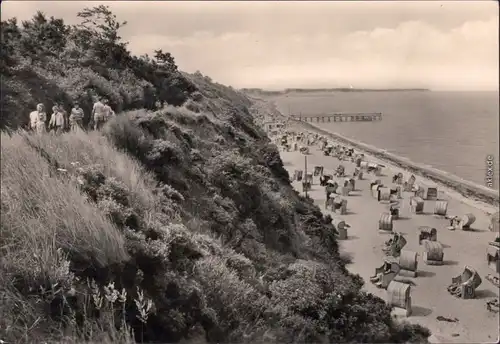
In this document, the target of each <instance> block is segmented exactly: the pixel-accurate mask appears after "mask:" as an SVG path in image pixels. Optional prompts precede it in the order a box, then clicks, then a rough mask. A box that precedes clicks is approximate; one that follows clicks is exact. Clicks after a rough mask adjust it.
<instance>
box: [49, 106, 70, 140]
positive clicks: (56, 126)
mask: <svg viewBox="0 0 500 344" xmlns="http://www.w3.org/2000/svg"><path fill="white" fill-rule="evenodd" d="M52 111H53V113H52V116H50V122H49V129H53V130H54V133H55V134H56V135H60V134H62V133H63V131H64V127H65V122H66V121H65V118H64V112H63V111H62V110H61V109H60V107H59V105H57V104H56V105H54V106H53V107H52Z"/></svg>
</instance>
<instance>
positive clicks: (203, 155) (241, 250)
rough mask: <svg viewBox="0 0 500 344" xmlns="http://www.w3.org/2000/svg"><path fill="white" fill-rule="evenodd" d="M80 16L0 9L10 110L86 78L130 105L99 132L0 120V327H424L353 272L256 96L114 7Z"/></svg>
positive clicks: (264, 333)
mask: <svg viewBox="0 0 500 344" xmlns="http://www.w3.org/2000/svg"><path fill="white" fill-rule="evenodd" d="M79 17H81V18H82V24H81V25H78V26H73V27H69V26H66V25H65V24H64V22H63V21H62V20H61V19H55V18H47V17H46V16H45V15H43V14H41V13H38V14H36V15H35V16H34V18H33V19H32V20H31V21H28V22H23V23H22V25H21V27H19V26H18V25H17V23H16V21H15V20H14V19H11V20H7V21H5V22H2V46H3V47H4V42H5V49H2V56H1V63H2V65H1V68H2V76H5V77H4V78H2V107H5V108H4V109H5V114H6V117H5V118H4V113H2V125H4V126H9V127H10V128H12V129H15V128H17V127H19V126H21V125H22V123H24V122H25V121H26V120H27V114H28V113H29V111H31V108H33V106H34V105H35V104H36V103H38V102H44V103H47V102H52V101H63V102H66V103H65V104H71V102H72V101H74V100H79V101H80V102H81V103H82V104H87V105H86V106H87V107H90V105H91V103H90V101H91V96H92V95H93V94H95V93H97V94H100V95H105V96H107V97H108V98H109V99H110V100H111V101H112V102H113V105H114V106H115V108H116V109H117V112H118V111H120V110H123V111H122V113H120V114H119V116H117V117H116V118H114V119H112V120H111V121H110V122H108V123H107V124H106V126H105V127H104V129H103V130H102V131H101V132H89V133H86V132H79V133H66V134H63V135H60V136H53V135H41V136H38V135H31V134H29V133H27V132H25V131H23V130H21V129H19V130H15V131H12V130H11V131H9V132H8V133H6V132H3V133H2V135H1V150H2V159H1V169H2V174H1V222H0V225H1V233H2V236H1V237H0V298H1V303H0V339H1V340H4V341H6V342H8V343H29V342H42V341H46V342H61V343H62V342H64V343H83V342H95V343H99V342H101V343H102V342H108V343H111V342H113V343H133V342H149V343H154V342H156V343H166V342H168V343H172V342H182V343H204V342H208V343H229V342H232V343H256V342H260V343H279V342H286V343H327V342H330V343H355V342H363V343H368V342H370V343H371V342H373V343H387V342H390V343H404V342H419V343H421V342H425V341H426V338H427V337H428V336H429V332H428V331H427V330H426V329H424V328H421V327H420V326H415V325H408V324H400V323H396V322H394V321H393V319H392V318H391V315H390V308H389V307H387V306H386V304H385V302H384V301H383V300H381V299H379V298H377V297H375V296H373V295H371V294H367V293H365V292H363V291H361V288H362V286H363V283H364V282H363V280H362V279H361V278H360V277H359V276H358V275H353V274H350V273H349V272H348V271H347V269H346V266H345V264H346V262H345V261H344V260H343V259H342V258H341V256H340V254H339V249H338V245H337V241H336V238H335V231H334V229H333V227H332V225H331V218H329V217H328V216H326V217H325V216H323V215H322V213H321V212H320V210H319V209H318V208H317V207H316V206H315V205H314V204H313V203H312V202H311V201H310V200H307V199H304V198H303V197H301V196H300V195H299V194H298V193H297V192H295V191H294V190H293V189H292V187H291V185H290V182H289V176H288V173H287V171H286V170H285V169H284V167H283V163H282V161H281V158H280V155H279V152H278V150H277V148H276V146H275V145H273V144H271V142H270V141H269V139H268V138H267V137H266V135H265V133H264V132H263V131H262V130H261V129H260V128H259V127H258V126H256V125H255V123H254V120H253V114H254V113H255V112H256V111H258V112H259V113H260V114H262V111H265V109H263V108H256V107H255V104H253V103H252V101H250V100H249V99H248V98H247V97H245V96H244V95H242V94H241V93H239V92H237V91H235V90H234V89H232V88H230V87H226V86H223V85H220V84H217V83H214V82H213V81H212V80H211V79H210V78H208V77H205V76H203V75H202V74H201V73H195V74H194V75H189V74H185V73H182V72H179V71H178V70H177V67H176V65H175V61H174V60H173V57H172V56H171V55H170V54H168V53H164V52H162V51H160V50H158V51H157V52H156V55H155V57H154V58H149V57H135V56H133V55H132V54H131V53H130V52H129V51H127V49H126V44H125V43H123V42H122V40H121V39H120V37H119V28H120V27H121V26H122V25H123V23H121V22H119V21H118V20H117V19H116V18H115V16H114V15H113V14H112V13H111V12H109V10H108V9H107V8H106V7H102V6H100V7H97V8H93V9H85V10H83V11H82V12H80V13H79ZM4 91H5V92H6V93H5V94H4ZM156 102H160V103H163V104H164V105H165V106H164V107H162V108H161V109H159V110H156V111H151V110H152V109H153V107H154V106H153V105H154V104H155V103H156ZM167 104H168V105H167ZM48 105H49V104H47V106H48ZM125 110H127V111H125Z"/></svg>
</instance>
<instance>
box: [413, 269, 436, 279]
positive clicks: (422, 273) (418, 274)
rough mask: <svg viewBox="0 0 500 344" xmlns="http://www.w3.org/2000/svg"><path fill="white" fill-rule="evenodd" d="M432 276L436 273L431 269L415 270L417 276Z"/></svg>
mask: <svg viewBox="0 0 500 344" xmlns="http://www.w3.org/2000/svg"><path fill="white" fill-rule="evenodd" d="M434 276H436V273H435V272H432V271H422V270H418V272H417V277H434Z"/></svg>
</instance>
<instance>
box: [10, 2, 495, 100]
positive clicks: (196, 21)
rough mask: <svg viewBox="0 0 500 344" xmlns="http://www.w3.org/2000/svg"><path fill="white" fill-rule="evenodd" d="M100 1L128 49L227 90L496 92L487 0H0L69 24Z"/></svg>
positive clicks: (21, 15) (20, 12) (26, 13)
mask: <svg viewBox="0 0 500 344" xmlns="http://www.w3.org/2000/svg"><path fill="white" fill-rule="evenodd" d="M98 4H107V5H109V6H110V8H111V9H112V11H113V12H114V13H115V14H116V15H117V16H118V17H119V19H122V20H126V21H128V25H127V26H126V27H125V28H124V29H123V31H122V36H123V37H124V39H125V40H127V41H128V42H130V43H129V48H130V49H131V51H132V52H133V53H135V54H144V53H151V52H152V51H153V50H154V49H163V50H164V51H169V52H171V53H172V54H173V55H174V57H175V59H176V61H177V64H178V65H179V67H180V68H181V69H182V70H185V71H187V72H194V71H196V70H200V71H201V72H202V73H203V74H205V75H209V76H210V77H212V78H213V79H214V80H216V81H218V82H221V83H224V84H230V85H232V86H234V87H262V88H286V87H348V86H349V85H352V86H353V87H373V88H394V87H426V88H431V89H449V90H498V79H499V46H498V45H499V43H498V41H499V37H498V31H499V28H498V19H499V16H498V2H497V1H494V0H492V1H457V2H452V1H446V2H440V1H415V2H411V1H404V2H403V1H402V2H397V1H386V2H361V1H349V2H340V1H336V2H334V1H331V2H327V1H324V2H315V1H302V2H295V1H294V2H292V1H279V2H251V1H241V2H215V1H205V2H198V1H182V2H174V1H162V2H154V1H135V2H132V1H130V2H121V1H114V2H85V1H81V2H80V1H74V2H70V1H67V2H63V1H53V2H52V1H3V2H2V20H5V19H6V18H9V17H14V16H15V17H17V18H18V19H23V20H25V19H29V18H30V17H31V16H32V15H33V14H34V13H35V12H36V11H37V10H41V11H43V12H45V13H46V14H48V15H53V16H55V17H59V18H64V19H65V20H66V21H67V22H68V23H76V22H77V18H76V13H77V12H78V11H79V10H80V9H82V8H83V7H84V6H93V5H98Z"/></svg>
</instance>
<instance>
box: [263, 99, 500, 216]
mask: <svg viewBox="0 0 500 344" xmlns="http://www.w3.org/2000/svg"><path fill="white" fill-rule="evenodd" d="M254 99H256V100H259V101H263V102H267V103H269V105H271V107H272V113H273V114H274V115H277V116H280V117H282V119H284V120H289V121H291V122H292V123H294V124H295V125H297V126H300V127H302V128H304V129H305V130H308V131H313V132H315V133H319V134H320V135H323V136H327V137H329V138H331V139H332V140H334V141H338V142H339V143H342V144H344V145H347V146H350V147H352V148H354V149H357V150H358V151H360V152H362V153H364V154H365V155H367V156H368V157H372V158H376V159H379V160H381V161H382V162H384V163H386V164H390V165H392V167H396V168H399V169H402V170H404V171H406V172H407V173H413V174H415V176H416V177H420V178H422V179H424V180H425V181H430V182H431V183H434V184H437V185H438V186H440V187H441V188H443V187H444V188H445V189H446V193H448V194H451V195H452V196H453V194H456V195H454V196H461V197H464V198H466V199H468V200H469V201H471V202H469V203H470V205H474V206H476V207H479V208H481V209H483V210H484V211H485V212H487V213H489V214H490V215H491V214H492V213H494V212H495V211H498V206H499V204H500V197H499V191H497V190H494V189H490V188H487V187H485V186H482V185H478V184H476V183H474V182H471V181H468V180H465V179H463V178H460V177H458V176H455V175H453V174H452V173H449V172H445V171H441V170H438V169H435V168H433V167H431V166H425V165H424V164H420V163H417V162H414V161H411V160H410V159H408V158H405V157H402V156H398V155H396V154H393V153H389V152H387V151H385V150H383V149H380V148H378V147H375V146H372V145H369V144H366V143H364V142H360V141H357V140H354V139H351V138H347V137H344V136H342V135H340V134H338V133H334V132H330V131H327V130H324V129H321V128H319V127H316V126H314V125H312V124H310V123H307V122H302V121H296V120H293V119H291V118H289V117H288V116H285V115H283V114H282V113H281V112H280V111H279V110H278V109H277V107H276V105H275V104H274V103H273V102H272V101H270V100H265V99H262V98H254ZM388 167H389V166H388ZM476 202H480V203H483V204H477V203H476ZM490 207H494V209H484V208H490ZM495 209H496V210H495Z"/></svg>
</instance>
